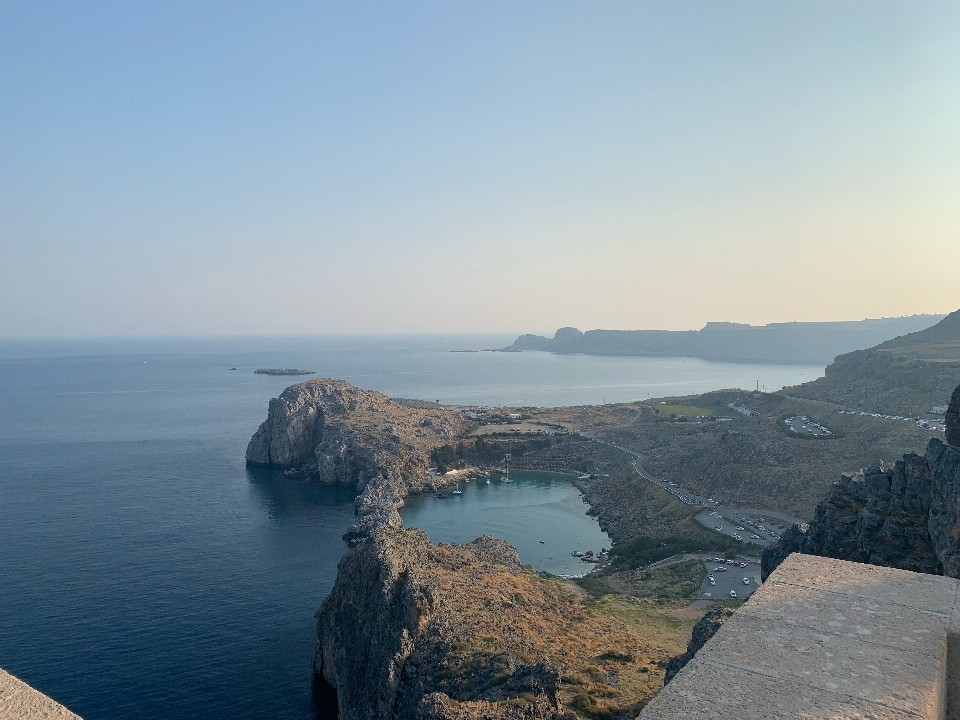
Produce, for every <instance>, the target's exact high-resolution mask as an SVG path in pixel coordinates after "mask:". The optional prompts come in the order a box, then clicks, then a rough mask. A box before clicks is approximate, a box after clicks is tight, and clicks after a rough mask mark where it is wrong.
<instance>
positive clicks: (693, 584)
mask: <svg viewBox="0 0 960 720" xmlns="http://www.w3.org/2000/svg"><path fill="white" fill-rule="evenodd" d="M706 574H707V569H706V567H704V564H703V562H701V561H700V560H685V561H682V562H676V563H673V564H670V565H666V566H665V567H660V568H655V569H653V570H648V571H642V570H639V571H638V570H634V571H627V572H619V573H602V574H595V575H588V576H587V577H585V578H582V579H580V580H578V581H577V582H578V584H579V585H580V587H582V588H583V589H584V590H586V591H587V592H588V593H590V594H591V595H593V596H594V597H601V596H603V595H608V594H611V593H626V594H628V595H630V596H632V597H641V598H650V599H651V600H655V601H657V602H677V601H680V600H684V599H688V598H689V597H690V596H691V595H693V594H694V593H695V592H696V591H697V589H698V588H699V587H700V585H702V584H703V578H704V577H705V576H706Z"/></svg>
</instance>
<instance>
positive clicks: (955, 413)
mask: <svg viewBox="0 0 960 720" xmlns="http://www.w3.org/2000/svg"><path fill="white" fill-rule="evenodd" d="M944 420H945V422H946V425H947V432H946V440H947V444H948V445H954V446H957V447H960V385H957V389H956V390H954V391H953V397H951V398H950V406H949V407H948V408H947V416H946V418H944Z"/></svg>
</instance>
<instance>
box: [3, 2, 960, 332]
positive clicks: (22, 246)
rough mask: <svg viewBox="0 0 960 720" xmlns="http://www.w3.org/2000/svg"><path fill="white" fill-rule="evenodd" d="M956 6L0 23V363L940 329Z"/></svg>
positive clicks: (954, 254) (311, 9) (65, 8)
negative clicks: (647, 332) (453, 339)
mask: <svg viewBox="0 0 960 720" xmlns="http://www.w3.org/2000/svg"><path fill="white" fill-rule="evenodd" d="M958 228H960V3H957V2H925V1H923V0H914V1H911V2H847V1H846V0H843V1H832V2H813V1H808V0H801V1H799V2H789V1H784V2H769V1H768V0H763V1H760V2H727V1H725V0H707V1H706V2H685V1H678V0H669V1H665V2H648V1H646V0H630V1H628V2H584V1H579V2H556V1H553V0H537V1H536V2H519V1H518V2H514V1H511V2H495V1H493V0H483V1H481V2H469V1H466V0H464V1H460V2H407V1H405V0H399V1H391V2H376V3H375V2H361V1H358V2H284V1H282V0H280V1H277V2H124V3H112V2H111V3H108V2H85V1H83V0H78V1H76V2H72V1H71V2H63V1H61V2H41V1H37V2H14V1H10V0H0V336H4V337H15V336H75V335H79V336H113V335H119V336H124V335H131V336H132V335H138V336H139V335H167V334H170V335H202V334H227V335H235V334H257V335H264V334H291V333H296V334H300V333H444V332H447V333H453V332H463V333H489V332H516V333H520V332H544V333H550V334H552V331H553V330H555V329H556V328H557V327H560V326H565V325H574V326H577V327H579V328H580V329H582V330H586V329H591V328H620V329H639V328H659V329H693V328H699V327H702V326H703V325H704V323H706V322H708V321H720V320H728V321H735V322H748V323H753V324H764V323H768V322H784V321H794V320H801V321H821V320H858V319H862V318H867V317H871V318H874V317H889V316H897V315H909V314H914V313H946V312H950V311H952V310H956V309H957V308H958V307H960V282H958V280H957V277H958V271H960V239H958Z"/></svg>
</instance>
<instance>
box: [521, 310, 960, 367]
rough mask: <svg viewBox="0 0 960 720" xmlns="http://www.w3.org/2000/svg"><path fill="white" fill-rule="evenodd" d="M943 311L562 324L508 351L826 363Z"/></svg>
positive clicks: (920, 325)
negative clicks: (682, 326) (687, 325)
mask: <svg viewBox="0 0 960 720" xmlns="http://www.w3.org/2000/svg"><path fill="white" fill-rule="evenodd" d="M942 318H943V315H912V316H910V317H902V318H879V319H874V320H860V321H856V322H823V323H814V322H811V323H799V322H793V323H771V324H769V325H763V326H753V325H743V324H739V323H729V322H711V323H707V324H706V326H704V328H703V329H701V330H683V331H671V330H588V331H587V332H580V331H579V330H577V329H576V328H572V327H566V328H560V329H559V330H557V332H556V334H555V335H554V337H553V338H546V337H543V336H540V335H521V336H520V337H518V338H517V339H516V341H514V343H513V345H511V346H510V347H508V348H505V349H506V350H510V351H522V350H540V351H544V352H555V353H584V354H587V355H640V356H648V357H677V356H686V357H699V358H703V359H704V360H714V361H719V362H748V363H749V362H752V363H797V364H806V363H809V364H814V365H820V364H824V365H825V364H827V363H829V362H831V361H832V360H833V359H834V358H835V357H836V356H837V355H841V354H843V353H849V352H851V351H854V350H862V349H864V348H869V347H873V346H874V345H877V344H879V343H882V342H884V341H887V340H890V339H892V338H896V337H898V336H901V335H905V334H908V333H916V332H917V331H921V330H925V329H927V328H929V327H930V326H931V325H934V323H936V322H937V321H939V320H941V319H942Z"/></svg>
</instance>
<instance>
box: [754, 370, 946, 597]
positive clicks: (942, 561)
mask: <svg viewBox="0 0 960 720" xmlns="http://www.w3.org/2000/svg"><path fill="white" fill-rule="evenodd" d="M958 406H960V388H958V390H957V391H955V392H954V394H953V401H952V402H951V405H950V410H951V411H952V412H958ZM947 437H948V439H949V440H951V441H953V440H955V439H956V438H955V436H953V435H949V434H948V436H947ZM792 552H802V553H806V554H808V555H821V556H825V557H832V558H837V559H839V560H852V561H855V562H863V563H870V564H872V565H885V566H888V567H897V568H900V569H903V570H912V571H915V572H925V573H933V574H943V575H947V576H949V577H960V446H957V445H954V444H952V442H951V443H949V444H948V443H944V442H942V441H940V440H938V439H933V440H931V441H930V443H929V445H928V446H927V450H926V453H925V454H924V456H923V457H920V456H919V455H916V454H914V453H911V454H909V455H904V457H903V459H902V460H898V461H897V462H896V463H895V464H894V466H893V467H890V468H887V467H884V465H883V463H881V462H878V463H876V464H875V465H873V466H872V467H871V468H869V469H867V470H861V471H860V472H859V473H856V474H846V473H845V474H844V475H842V476H841V478H840V482H838V483H835V484H834V486H833V488H832V489H831V491H830V493H829V494H828V495H827V496H826V497H825V498H824V499H823V500H821V501H820V504H819V505H817V510H816V513H815V515H814V519H813V521H812V522H811V523H810V525H809V527H807V528H803V527H800V526H794V527H793V528H791V529H790V530H789V531H787V532H785V533H784V534H783V537H781V538H780V540H779V541H778V542H777V544H776V545H775V546H773V547H771V548H768V549H767V550H765V551H764V553H763V559H762V562H761V575H762V577H763V579H766V577H767V576H768V575H769V574H770V573H771V572H773V570H774V569H775V568H776V567H777V566H778V565H779V564H780V563H781V562H782V561H783V559H784V558H786V557H787V555H789V554H790V553H792Z"/></svg>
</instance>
